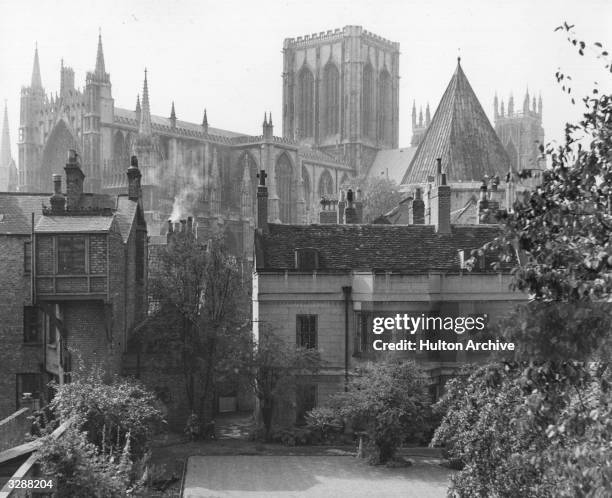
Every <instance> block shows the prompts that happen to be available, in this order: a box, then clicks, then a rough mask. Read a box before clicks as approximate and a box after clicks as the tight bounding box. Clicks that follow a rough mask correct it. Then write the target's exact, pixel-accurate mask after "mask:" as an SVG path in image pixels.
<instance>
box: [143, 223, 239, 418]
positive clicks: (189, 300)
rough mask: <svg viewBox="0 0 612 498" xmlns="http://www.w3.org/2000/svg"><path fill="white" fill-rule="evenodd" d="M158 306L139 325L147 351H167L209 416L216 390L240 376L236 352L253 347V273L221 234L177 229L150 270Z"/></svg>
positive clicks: (192, 398) (196, 405) (197, 407)
mask: <svg viewBox="0 0 612 498" xmlns="http://www.w3.org/2000/svg"><path fill="white" fill-rule="evenodd" d="M150 290H151V296H152V306H151V308H152V310H151V313H150V315H149V317H148V318H147V319H146V320H145V322H144V323H142V324H140V326H139V327H138V333H137V336H138V339H139V341H140V347H141V349H142V350H143V351H148V352H163V356H164V357H165V359H166V362H167V365H166V367H167V368H170V369H177V370H178V371H180V372H182V374H183V378H184V387H185V393H186V396H187V400H188V404H189V408H190V410H191V411H195V412H196V413H197V414H198V416H199V417H200V418H202V419H204V418H205V417H204V415H205V413H204V412H205V407H206V406H207V405H210V403H211V402H212V395H213V389H214V387H215V386H217V385H218V384H219V383H221V382H224V381H225V382H230V381H234V382H235V381H236V375H235V371H234V363H235V361H234V356H235V355H239V354H244V351H243V350H244V349H248V348H249V347H250V337H249V336H250V333H249V324H250V306H249V305H248V304H250V300H249V297H248V296H249V292H250V275H249V271H245V269H244V267H243V263H242V262H241V261H239V260H237V259H236V258H235V257H234V256H232V255H231V254H230V253H229V252H228V251H227V249H226V247H225V245H224V243H223V239H222V238H221V237H214V238H213V239H212V240H209V241H207V242H206V243H205V242H204V241H202V240H200V239H197V238H195V237H194V236H192V235H191V234H186V233H177V234H175V236H174V237H173V238H172V239H171V240H170V242H169V243H168V245H167V246H166V248H165V249H164V250H163V251H161V253H160V255H159V261H158V262H157V264H156V265H155V266H154V267H153V268H152V269H151V271H150Z"/></svg>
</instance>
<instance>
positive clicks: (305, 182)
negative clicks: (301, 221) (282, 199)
mask: <svg viewBox="0 0 612 498" xmlns="http://www.w3.org/2000/svg"><path fill="white" fill-rule="evenodd" d="M311 192H312V187H311V186H310V175H309V174H308V171H306V168H305V167H303V166H302V193H303V195H304V206H306V210H307V211H308V210H309V209H310V203H311V202H312V200H311V199H310V196H311Z"/></svg>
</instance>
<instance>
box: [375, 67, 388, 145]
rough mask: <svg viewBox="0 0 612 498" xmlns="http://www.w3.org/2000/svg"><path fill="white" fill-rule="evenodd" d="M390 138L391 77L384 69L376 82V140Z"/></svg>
mask: <svg viewBox="0 0 612 498" xmlns="http://www.w3.org/2000/svg"><path fill="white" fill-rule="evenodd" d="M390 138H391V76H390V75H389V72H388V71H387V70H386V69H385V70H383V71H382V72H381V73H380V78H379V81H378V139H379V140H382V141H388V140H389V139H390Z"/></svg>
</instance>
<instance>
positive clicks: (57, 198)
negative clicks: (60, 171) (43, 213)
mask: <svg viewBox="0 0 612 498" xmlns="http://www.w3.org/2000/svg"><path fill="white" fill-rule="evenodd" d="M50 201H51V211H53V212H54V213H55V212H58V213H59V212H64V211H65V210H66V198H65V197H64V194H62V175H53V195H52V196H51V199H50Z"/></svg>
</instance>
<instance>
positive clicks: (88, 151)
mask: <svg viewBox="0 0 612 498" xmlns="http://www.w3.org/2000/svg"><path fill="white" fill-rule="evenodd" d="M113 108H114V101H113V98H112V94H111V82H110V75H109V74H108V73H107V72H106V68H105V66H104V52H103V50H102V35H101V34H98V51H97V54H96V67H95V69H94V71H93V72H88V73H87V77H86V80H85V115H84V116H83V159H84V165H83V166H84V169H85V178H86V179H87V183H88V184H87V185H86V187H85V190H86V191H88V192H100V189H101V182H102V171H101V169H102V157H101V151H102V148H103V147H104V148H105V149H106V150H110V146H111V134H110V130H108V128H106V129H103V126H102V125H112V124H113Z"/></svg>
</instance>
